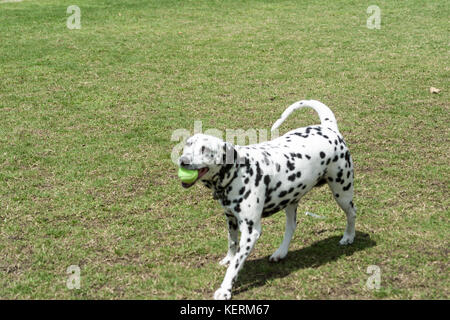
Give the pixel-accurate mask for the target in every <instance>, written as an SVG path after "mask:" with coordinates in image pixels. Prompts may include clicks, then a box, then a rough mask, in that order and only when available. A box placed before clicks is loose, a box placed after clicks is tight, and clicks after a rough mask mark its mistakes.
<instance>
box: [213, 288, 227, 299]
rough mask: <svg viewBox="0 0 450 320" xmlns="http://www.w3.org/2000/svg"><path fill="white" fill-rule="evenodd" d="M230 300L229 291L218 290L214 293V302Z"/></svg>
mask: <svg viewBox="0 0 450 320" xmlns="http://www.w3.org/2000/svg"><path fill="white" fill-rule="evenodd" d="M230 299H231V290H228V289H224V288H219V289H217V291H216V292H215V293H214V300H230Z"/></svg>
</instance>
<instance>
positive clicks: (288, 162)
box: [286, 160, 295, 171]
mask: <svg viewBox="0 0 450 320" xmlns="http://www.w3.org/2000/svg"><path fill="white" fill-rule="evenodd" d="M286 165H287V167H288V169H289V170H291V171H292V170H295V165H294V164H293V163H292V162H290V161H289V160H288V161H287V163H286Z"/></svg>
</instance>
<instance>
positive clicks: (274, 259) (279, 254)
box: [269, 250, 287, 262]
mask: <svg viewBox="0 0 450 320" xmlns="http://www.w3.org/2000/svg"><path fill="white" fill-rule="evenodd" d="M286 256H287V251H286V252H284V251H279V250H277V251H275V253H274V254H273V255H271V256H270V258H269V261H270V262H278V261H280V260H283V259H284V258H286Z"/></svg>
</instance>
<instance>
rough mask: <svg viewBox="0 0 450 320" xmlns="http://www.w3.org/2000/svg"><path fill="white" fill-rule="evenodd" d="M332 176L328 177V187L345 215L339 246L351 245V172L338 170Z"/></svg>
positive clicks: (353, 218) (354, 212)
mask: <svg viewBox="0 0 450 320" xmlns="http://www.w3.org/2000/svg"><path fill="white" fill-rule="evenodd" d="M336 172H337V173H336V174H335V175H334V176H330V175H328V185H329V186H330V189H331V191H332V192H333V196H334V199H335V200H336V202H337V203H338V205H339V206H340V207H341V209H342V210H344V212H345V214H346V215H347V227H346V228H345V232H344V236H343V237H342V239H341V240H340V241H339V243H340V244H341V245H346V244H351V243H353V240H354V238H355V220H356V206H355V205H354V203H353V170H352V169H350V168H346V169H340V167H338V171H336Z"/></svg>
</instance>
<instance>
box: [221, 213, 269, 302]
mask: <svg viewBox="0 0 450 320" xmlns="http://www.w3.org/2000/svg"><path fill="white" fill-rule="evenodd" d="M238 224H239V230H240V231H241V239H240V241H239V247H238V249H237V251H236V254H235V255H234V257H233V258H232V259H231V261H230V265H229V266H228V269H227V272H226V274H225V278H224V279H223V282H222V284H221V285H220V288H219V289H218V290H217V291H216V292H215V293H214V299H216V300H229V299H231V290H232V288H233V284H234V282H235V281H236V279H237V276H238V273H239V271H240V270H241V268H242V266H243V265H244V262H245V260H246V259H247V257H248V256H249V254H250V252H251V251H252V249H253V247H254V245H255V243H256V241H257V240H258V238H259V236H260V234H261V223H260V221H259V219H258V221H256V220H250V219H244V220H240V221H239V223H238Z"/></svg>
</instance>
